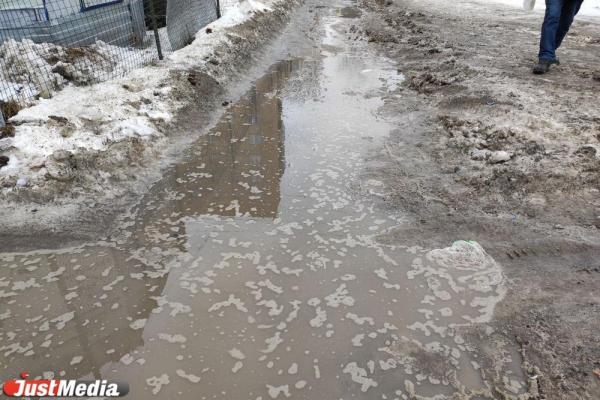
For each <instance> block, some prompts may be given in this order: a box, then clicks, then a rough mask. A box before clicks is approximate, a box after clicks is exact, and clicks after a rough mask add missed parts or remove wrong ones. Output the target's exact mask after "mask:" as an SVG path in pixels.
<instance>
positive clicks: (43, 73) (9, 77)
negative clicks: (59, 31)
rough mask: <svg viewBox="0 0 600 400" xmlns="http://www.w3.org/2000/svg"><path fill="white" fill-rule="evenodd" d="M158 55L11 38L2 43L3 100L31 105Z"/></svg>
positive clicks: (107, 46)
mask: <svg viewBox="0 0 600 400" xmlns="http://www.w3.org/2000/svg"><path fill="white" fill-rule="evenodd" d="M154 57H155V56H154V52H153V51H152V50H150V49H148V50H138V49H127V48H124V47H118V46H113V45H110V44H107V43H104V42H102V41H98V42H96V43H94V44H93V45H90V46H85V47H80V48H67V47H63V46H60V45H57V44H53V43H34V42H33V41H32V40H29V39H23V40H22V41H19V42H17V41H15V40H14V39H9V40H7V41H5V42H4V43H3V44H2V46H0V60H1V61H0V81H1V82H2V84H1V85H0V88H7V89H8V91H2V90H0V100H4V101H7V100H17V101H18V102H19V103H21V104H28V103H30V102H32V101H33V99H34V98H35V97H37V96H40V97H44V98H48V97H51V96H52V95H53V94H54V93H55V92H57V91H60V90H62V89H63V88H64V87H66V86H67V85H69V84H70V83H74V84H76V85H89V84H93V83H98V82H101V81H103V80H106V79H107V78H109V77H110V76H119V75H122V74H124V73H125V72H126V71H128V70H130V69H131V67H132V66H136V65H143V64H146V63H148V62H149V61H151V60H152V59H153V58H154Z"/></svg>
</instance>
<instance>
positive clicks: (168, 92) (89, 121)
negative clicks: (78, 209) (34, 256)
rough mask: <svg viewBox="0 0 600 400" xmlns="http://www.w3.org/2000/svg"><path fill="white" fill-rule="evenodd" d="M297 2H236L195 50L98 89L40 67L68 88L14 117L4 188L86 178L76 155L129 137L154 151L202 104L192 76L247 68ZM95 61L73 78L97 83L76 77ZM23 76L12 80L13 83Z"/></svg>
mask: <svg viewBox="0 0 600 400" xmlns="http://www.w3.org/2000/svg"><path fill="white" fill-rule="evenodd" d="M295 3H296V1H289V0H264V1H263V2H258V1H256V0H245V1H242V2H239V3H237V4H234V5H233V6H231V7H229V8H228V10H227V12H226V13H225V15H224V16H223V17H222V18H221V19H219V20H218V21H215V22H214V23H212V24H210V25H208V26H207V27H206V28H203V29H202V30H201V31H200V32H198V33H197V35H196V39H195V40H194V42H193V43H192V44H190V45H189V46H187V47H186V48H183V49H181V50H179V51H176V52H174V53H172V54H171V55H170V56H169V57H168V58H167V59H166V60H165V61H164V62H162V63H159V64H158V65H154V66H147V67H144V68H140V69H137V70H134V71H132V72H130V73H129V74H128V75H127V76H126V77H124V78H121V79H116V80H113V81H108V82H103V83H99V84H96V85H93V86H86V87H77V86H73V85H68V80H66V82H65V77H64V75H63V74H60V73H57V72H56V71H54V70H53V68H52V67H51V66H48V67H46V66H42V67H43V68H40V69H41V70H43V71H45V73H46V74H48V75H50V76H52V78H53V79H54V80H55V82H56V85H57V86H58V87H60V86H62V87H63V90H62V91H60V92H58V93H56V95H55V96H54V97H52V98H50V99H41V100H39V101H38V102H37V104H36V105H35V106H33V107H30V108H27V109H24V110H21V112H19V114H18V115H16V116H14V117H13V118H11V120H10V122H11V123H12V124H13V125H15V128H16V130H15V135H14V137H13V138H4V139H0V152H1V153H2V155H6V156H8V157H9V162H8V165H7V166H5V167H3V168H1V169H0V189H1V190H3V191H4V192H5V193H6V192H7V191H13V190H15V189H16V188H18V186H27V187H28V188H30V189H36V188H38V189H39V188H42V187H43V186H47V185H51V184H52V182H53V181H55V180H60V181H68V180H70V179H73V178H74V174H76V173H77V172H78V171H79V173H81V174H82V175H83V174H84V173H85V171H81V169H80V168H73V166H72V165H70V164H69V160H70V159H72V158H73V156H77V155H82V154H87V153H94V154H98V153H100V152H103V151H106V150H107V149H109V148H110V146H111V145H113V144H115V143H118V142H122V141H126V140H128V139H131V138H135V140H136V142H141V143H145V145H146V146H150V145H151V144H152V143H156V142H158V141H159V140H160V139H164V138H166V137H168V136H169V133H170V129H169V123H170V122H171V121H172V120H173V118H174V116H176V115H177V114H178V112H179V111H180V110H181V109H182V108H183V107H185V106H187V105H189V104H190V103H191V102H193V101H196V98H195V97H194V93H195V92H194V90H197V88H195V85H196V83H195V82H192V81H194V79H192V77H191V75H192V74H197V76H201V77H209V78H210V79H213V80H216V81H219V80H221V81H224V80H226V79H227V77H228V75H231V74H234V73H235V72H236V68H241V65H244V64H245V63H244V62H243V60H245V59H247V58H248V57H249V56H250V55H249V54H248V53H249V52H251V51H252V50H254V49H255V48H258V47H259V46H261V44H262V43H264V42H265V40H267V39H269V37H270V36H272V33H273V31H274V30H275V29H277V25H278V24H279V25H281V24H282V23H283V22H284V19H285V18H284V16H285V15H287V11H289V9H291V8H292V7H293V5H294V4H295ZM246 24H247V25H248V26H246ZM240 30H241V31H240ZM11 45H13V46H14V45H15V44H14V43H11ZM37 46H39V47H37ZM96 47H97V49H96V52H94V57H99V58H100V64H101V69H106V70H107V69H111V68H112V69H114V68H119V65H118V64H115V63H111V62H110V61H106V62H104V60H105V59H104V58H103V54H105V53H110V47H109V46H107V45H105V44H102V43H99V44H98V45H97V46H96ZM32 48H33V49H34V51H36V52H39V54H40V55H42V57H41V58H42V59H45V58H44V55H45V52H48V51H50V49H49V48H48V46H46V45H36V46H33V47H32ZM58 51H59V52H60V51H64V49H58ZM94 57H91V56H90V57H81V58H80V59H78V60H75V62H73V63H71V64H70V66H71V67H72V69H73V70H74V71H75V73H74V74H73V75H74V76H75V79H94V75H93V74H85V73H81V74H80V75H77V73H79V72H85V71H86V66H87V65H88V63H89V62H95V61H97V60H95V59H94ZM25 58H26V59H30V58H29V57H25ZM34 59H35V58H34ZM22 68H27V66H26V65H23V67H22ZM95 68H98V66H97V65H95ZM190 71H193V72H191V73H190ZM194 76H196V75H194ZM25 78H26V77H20V76H19V75H18V74H13V75H11V80H12V81H14V82H15V84H19V82H21V81H22V80H24V79H25ZM32 81H34V85H33V87H34V88H35V89H28V90H37V87H36V86H35V80H32ZM2 149H4V151H2ZM90 168H92V167H90ZM81 178H82V179H90V178H88V177H86V176H83V177H81ZM17 182H19V185H17ZM97 186H101V184H99V185H97Z"/></svg>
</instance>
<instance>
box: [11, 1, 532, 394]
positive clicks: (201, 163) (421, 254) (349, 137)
mask: <svg viewBox="0 0 600 400" xmlns="http://www.w3.org/2000/svg"><path fill="white" fill-rule="evenodd" d="M340 10H345V11H343V12H340ZM320 13H321V16H320V18H322V20H321V19H316V20H318V21H319V24H320V25H319V29H322V35H321V37H322V38H323V39H321V40H319V41H318V42H317V43H309V44H310V45H308V46H306V47H308V48H311V47H312V45H313V44H314V46H315V47H314V49H316V50H314V49H313V51H310V52H308V53H303V54H301V55H299V56H298V57H295V56H294V57H291V58H289V59H286V60H283V61H280V62H278V63H276V64H275V65H274V66H273V67H272V68H270V69H269V71H268V72H267V73H266V74H265V75H264V76H263V77H262V78H261V79H259V80H257V81H256V82H255V84H254V85H253V87H252V89H251V90H250V91H249V92H248V93H247V94H246V95H245V96H243V97H242V98H241V99H240V100H239V101H238V102H237V103H236V104H234V105H232V106H230V108H229V109H228V111H227V113H226V115H225V116H224V117H223V118H222V120H221V121H220V122H219V123H218V124H216V125H215V126H214V127H213V128H212V129H211V130H210V132H209V133H208V134H207V135H205V136H203V137H201V138H200V139H199V140H198V142H197V143H196V144H195V145H194V146H192V147H191V148H189V149H187V153H188V154H187V156H186V157H185V159H184V161H183V162H181V163H180V164H178V165H176V166H175V167H173V168H172V169H170V170H169V171H167V173H166V174H165V177H164V179H163V180H162V181H161V182H160V183H159V184H157V185H156V187H154V188H153V189H152V191H151V192H150V193H149V195H148V196H146V198H145V199H144V200H143V201H142V202H141V203H140V204H139V205H137V206H136V207H134V208H133V209H132V210H131V211H130V212H129V213H127V214H126V215H124V216H122V217H121V218H120V219H119V221H118V224H119V230H118V233H117V234H116V236H115V237H111V238H107V239H104V240H102V241H98V242H97V243H90V244H88V245H85V246H80V247H77V248H67V249H59V250H38V251H34V252H29V253H19V254H2V255H0V267H1V269H0V271H1V274H2V275H1V276H0V298H1V299H2V303H1V304H0V360H1V363H0V365H1V367H0V378H2V380H4V379H8V378H13V377H15V376H16V375H17V373H18V372H20V371H28V372H29V373H30V374H31V375H32V376H44V377H51V376H54V377H65V378H86V379H89V378H103V379H113V380H119V381H127V382H128V383H129V384H130V386H131V390H130V395H129V397H130V398H135V399H143V398H148V397H153V396H155V397H157V398H163V399H173V398H182V399H213V398H222V399H270V398H294V399H350V398H355V399H375V398H387V399H394V398H411V397H410V396H413V395H421V396H435V395H452V394H453V393H464V394H466V395H468V396H473V398H485V397H487V396H490V394H489V391H488V388H487V387H486V385H485V384H484V380H483V379H482V376H481V373H480V368H479V364H478V357H479V356H478V354H477V352H476V351H474V350H473V347H471V346H470V345H469V344H468V343H466V341H465V338H464V337H463V336H462V334H461V331H462V329H464V328H465V327H467V326H468V325H469V324H473V323H483V322H485V321H486V320H488V319H489V318H490V317H491V313H492V311H493V306H494V304H495V303H496V302H497V301H499V300H500V299H501V298H502V296H503V295H504V282H503V276H502V272H501V268H500V266H499V265H497V264H496V263H495V261H494V260H493V259H491V258H490V257H489V256H488V255H487V254H486V253H485V252H484V251H483V249H481V248H480V247H479V246H478V245H477V244H476V243H474V242H459V243H457V244H455V245H454V246H452V247H449V248H447V249H437V250H432V249H422V248H418V247H406V246H402V245H400V244H398V245H396V246H392V245H383V244H381V243H379V242H378V240H377V238H378V236H379V235H382V234H385V233H386V232H388V231H389V230H390V229H393V228H394V227H396V226H398V225H399V224H403V223H404V222H403V218H402V215H401V214H396V213H392V212H389V211H384V210H383V209H382V208H381V207H378V206H377V205H376V204H375V203H374V200H373V199H374V198H377V194H378V192H379V191H381V190H382V187H381V186H382V184H381V183H380V182H377V181H371V180H370V181H364V180H362V179H361V171H362V165H363V159H364V157H365V155H366V154H367V152H369V151H371V150H376V149H378V148H379V147H380V145H381V140H382V139H383V138H385V137H386V135H388V134H389V132H390V131H391V130H392V129H393V128H394V126H393V123H392V122H391V121H386V120H384V119H382V118H380V117H379V116H378V113H377V111H378V109H379V107H380V106H381V105H382V100H381V96H382V94H384V93H385V92H386V91H387V90H389V89H390V88H393V87H395V86H396V85H398V84H399V83H400V82H401V81H402V76H401V75H399V74H398V73H397V66H395V65H394V64H393V63H392V62H391V61H390V60H386V59H381V58H378V57H375V56H374V55H373V54H371V53H369V52H368V51H367V50H366V49H365V48H364V47H361V46H360V45H350V44H348V43H347V42H346V41H345V39H344V37H345V35H344V31H345V30H346V29H347V24H348V23H349V22H345V21H346V20H347V17H348V16H353V15H354V14H352V12H350V11H348V10H347V9H341V8H334V7H332V8H325V9H322V10H321V11H320ZM342 14H343V16H340V15H342ZM356 15H358V14H356ZM306 40H307V41H308V40H309V39H308V38H307V39H306ZM502 379H504V380H505V381H506V382H509V386H512V387H514V390H515V393H518V392H519V391H520V390H521V389H520V388H521V386H522V385H523V383H522V377H520V376H517V375H510V373H509V374H508V375H506V376H504V377H503V378H502ZM476 396H479V397H476Z"/></svg>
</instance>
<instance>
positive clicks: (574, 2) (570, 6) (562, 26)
mask: <svg viewBox="0 0 600 400" xmlns="http://www.w3.org/2000/svg"><path fill="white" fill-rule="evenodd" d="M582 3H583V0H566V1H565V2H564V4H563V8H562V12H561V14H560V23H559V24H558V32H557V33H556V46H555V47H556V48H557V49H558V48H559V47H560V45H561V44H562V42H563V40H564V39H565V36H567V32H569V29H570V28H571V25H572V24H573V20H574V19H575V16H576V15H577V13H578V12H579V9H580V8H581V4H582Z"/></svg>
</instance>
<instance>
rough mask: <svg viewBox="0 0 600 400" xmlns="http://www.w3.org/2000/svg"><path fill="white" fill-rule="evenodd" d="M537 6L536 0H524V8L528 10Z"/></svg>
mask: <svg viewBox="0 0 600 400" xmlns="http://www.w3.org/2000/svg"><path fill="white" fill-rule="evenodd" d="M534 7H535V0H523V8H524V9H525V10H527V11H531V10H533V8H534Z"/></svg>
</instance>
